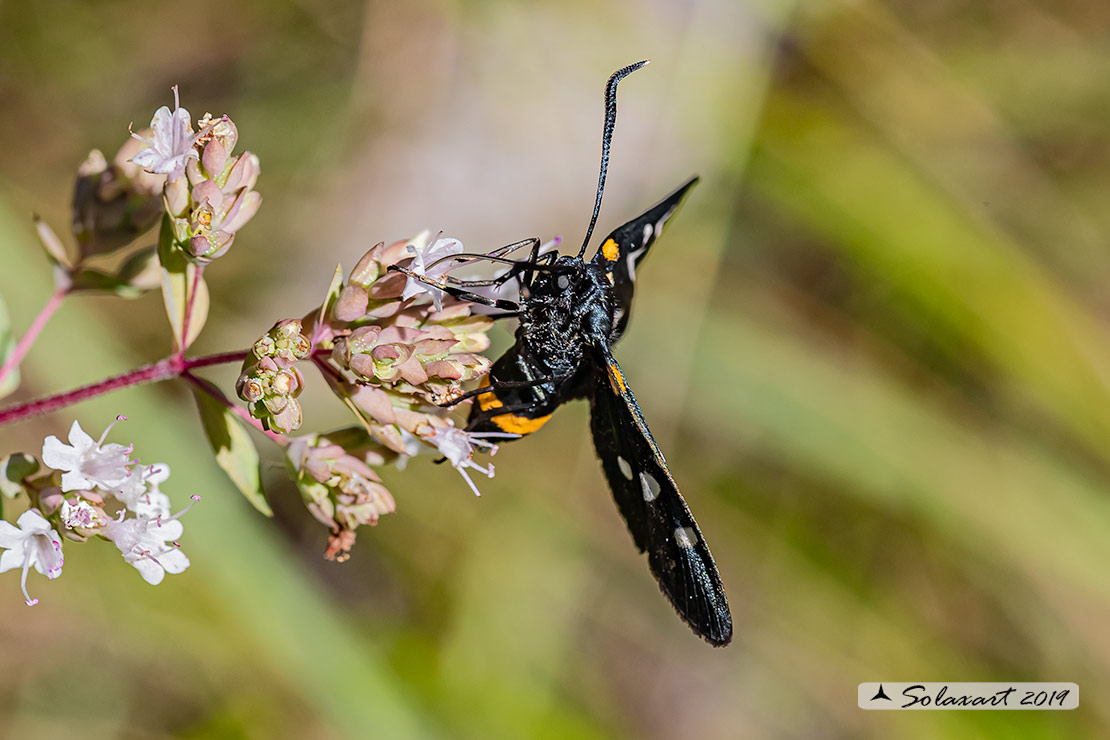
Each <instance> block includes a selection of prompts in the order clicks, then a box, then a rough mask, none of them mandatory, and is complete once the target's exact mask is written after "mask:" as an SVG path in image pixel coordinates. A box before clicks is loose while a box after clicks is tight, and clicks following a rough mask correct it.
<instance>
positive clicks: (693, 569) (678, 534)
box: [590, 348, 732, 645]
mask: <svg viewBox="0 0 1110 740" xmlns="http://www.w3.org/2000/svg"><path fill="white" fill-rule="evenodd" d="M595 353H596V362H597V367H596V373H595V379H594V384H593V393H592V396H591V401H590V428H591V430H592V431H593V438H594V447H595V448H596V449H597V455H598V457H599V458H600V459H601V466H602V468H604V470H605V477H606V478H607V479H608V480H609V487H610V488H611V489H612V491H613V498H614V499H616V502H617V508H618V509H619V510H620V512H621V515H622V516H623V517H624V520H625V522H627V523H628V529H629V531H630V532H631V533H632V539H633V540H634V541H635V542H636V546H637V547H638V548H639V549H640V550H641V551H642V552H643V551H646V552H647V554H648V564H649V565H650V566H651V572H652V573H653V574H654V575H655V578H656V579H657V580H658V581H659V587H660V589H662V591H663V593H664V594H665V595H666V596H667V598H668V599H670V600H671V603H672V604H673V605H674V608H675V610H676V611H677V612H678V614H679V616H681V617H682V618H683V619H684V620H686V622H687V623H688V624H689V625H690V626H691V627H692V628H693V630H694V632H696V633H697V634H699V635H701V636H702V637H703V638H705V640H706V641H708V642H709V643H711V644H713V645H727V644H728V643H729V641H730V640H731V639H732V615H731V613H730V612H729V608H728V601H727V600H726V599H725V591H724V587H723V586H722V585H721V577H720V575H718V573H717V565H716V564H715V563H714V562H713V556H712V555H711V554H710V552H709V547H708V545H706V543H705V539H704V538H703V537H702V535H701V530H700V529H699V528H698V525H697V522H695V521H694V517H693V515H691V514H690V509H689V507H688V506H687V505H686V501H685V500H683V498H682V494H680V493H679V492H678V486H677V485H675V482H674V478H672V477H671V471H670V469H669V468H668V467H667V461H666V460H664V459H663V454H662V453H661V452H660V451H659V447H658V445H656V444H655V440H654V439H653V438H652V436H651V430H649V429H648V426H647V423H646V422H645V421H644V417H643V413H642V412H641V411H640V407H639V405H638V404H637V403H636V398H635V396H633V395H632V391H631V390H630V389H629V387H628V384H627V382H626V381H625V379H624V375H623V374H622V373H621V370H620V367H619V366H618V365H617V362H616V360H614V359H613V357H612V355H611V354H610V353H609V352H608V350H607V349H606V348H599V349H597V350H595Z"/></svg>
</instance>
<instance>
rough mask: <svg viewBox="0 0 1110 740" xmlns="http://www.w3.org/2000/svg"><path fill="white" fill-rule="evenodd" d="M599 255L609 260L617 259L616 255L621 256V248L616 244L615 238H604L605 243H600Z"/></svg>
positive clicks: (614, 260)
mask: <svg viewBox="0 0 1110 740" xmlns="http://www.w3.org/2000/svg"><path fill="white" fill-rule="evenodd" d="M601 256H602V257H604V258H605V259H607V260H609V261H610V262H616V261H617V257H620V256H621V248H620V247H618V246H617V242H616V240H615V239H606V240H605V243H604V244H602V245H601Z"/></svg>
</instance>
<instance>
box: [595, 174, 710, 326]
mask: <svg viewBox="0 0 1110 740" xmlns="http://www.w3.org/2000/svg"><path fill="white" fill-rule="evenodd" d="M697 182H698V178H697V177H691V178H690V179H689V180H687V181H686V182H685V183H683V184H682V185H681V186H680V187H679V188H678V189H677V190H675V191H674V192H673V193H671V194H670V195H668V196H667V197H665V198H663V200H661V201H659V202H658V203H656V204H655V205H653V206H652V207H651V208H649V209H647V211H645V212H644V213H642V214H641V215H639V216H637V217H636V218H634V219H632V220H631V221H629V222H628V223H626V224H624V225H623V226H618V227H617V228H616V229H614V230H613V233H611V234H609V236H608V237H606V238H605V241H603V242H602V243H601V246H600V247H599V248H598V250H597V254H595V255H594V256H593V259H592V262H593V263H594V264H595V265H604V266H605V268H606V271H607V272H609V273H610V274H611V275H612V276H613V293H614V295H615V296H616V299H617V308H616V311H615V312H614V315H613V331H612V333H610V335H609V341H610V343H613V342H616V341H617V340H618V339H620V337H621V335H622V334H624V330H625V327H626V326H628V316H629V314H630V313H631V311H632V296H633V294H634V293H635V290H636V268H637V267H638V266H639V264H640V263H641V262H642V261H643V259H644V257H646V256H647V253H648V250H649V249H651V245H652V244H654V243H655V240H656V239H657V238H658V237H659V234H660V233H661V232H662V231H663V227H664V226H666V224H667V221H668V220H669V219H670V218H671V216H673V215H674V214H675V213H676V212H677V211H678V208H679V206H681V205H682V201H683V199H684V198H685V197H686V194H687V193H689V192H690V188H692V187H694V185H696V184H697Z"/></svg>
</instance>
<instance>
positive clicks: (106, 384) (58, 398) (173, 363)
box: [0, 351, 247, 426]
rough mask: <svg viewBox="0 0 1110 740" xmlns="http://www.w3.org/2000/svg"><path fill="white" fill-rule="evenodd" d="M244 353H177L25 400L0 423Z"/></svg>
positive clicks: (239, 359)
mask: <svg viewBox="0 0 1110 740" xmlns="http://www.w3.org/2000/svg"><path fill="white" fill-rule="evenodd" d="M246 354H247V353H246V352H242V351H240V352H223V353H221V354H217V355H206V356H204V357H194V358H192V359H188V360H187V359H185V358H183V357H177V356H174V357H169V358H167V359H165V360H162V361H160V362H156V363H154V364H153V365H145V366H143V367H140V368H136V369H135V370H132V371H131V372H127V373H124V374H123V375H117V376H115V377H113V378H107V379H106V380H102V381H100V382H99V383H93V384H92V385H86V386H83V387H81V388H75V389H74V390H71V391H66V392H65V393H58V394H57V395H53V396H48V397H46V398H40V399H39V400H37V401H28V402H27V403H23V404H19V405H18V406H12V407H10V408H6V409H3V410H0V426H3V425H4V424H11V423H13V422H17V421H22V420H23V419H26V418H29V417H31V416H38V415H39V414H48V413H50V412H51V411H57V410H58V409H62V408H65V407H66V406H72V405H73V404H75V403H80V402H81V401H86V400H88V399H90V398H96V397H97V396H102V395H104V394H105V393H110V392H111V391H115V390H119V389H120V388H127V387H130V386H133V385H139V384H141V383H156V382H159V381H162V380H169V379H171V378H177V377H180V376H181V375H183V374H184V373H186V372H188V371H190V370H196V369H197V368H202V367H208V366H210V365H222V364H224V363H228V362H242V360H243V358H244V357H245V356H246Z"/></svg>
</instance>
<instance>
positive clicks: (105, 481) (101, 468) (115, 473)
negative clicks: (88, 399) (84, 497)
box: [42, 416, 132, 491]
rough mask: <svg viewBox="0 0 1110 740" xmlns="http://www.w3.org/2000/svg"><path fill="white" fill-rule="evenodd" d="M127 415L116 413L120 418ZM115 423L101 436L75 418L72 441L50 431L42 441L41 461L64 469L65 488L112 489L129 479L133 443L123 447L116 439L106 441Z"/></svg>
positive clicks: (66, 489) (75, 489)
mask: <svg viewBox="0 0 1110 740" xmlns="http://www.w3.org/2000/svg"><path fill="white" fill-rule="evenodd" d="M122 418H124V417H122V416H121V417H117V419H116V421H119V420H120V419H122ZM113 426H115V424H114V423H113V424H111V425H109V427H108V428H107V429H105V430H104V434H102V435H100V439H99V440H97V441H95V442H94V441H93V438H92V437H90V436H89V435H88V434H86V433H85V431H84V430H83V429H81V425H80V424H78V423H77V422H76V421H75V422H73V426H72V427H70V429H69V444H68V445H67V444H63V443H62V441H61V440H59V439H58V438H57V437H55V436H54V435H53V434H51V435H50V436H49V437H47V438H46V440H45V441H43V444H42V461H43V462H44V463H46V464H47V465H48V466H50V467H52V468H54V469H55V470H61V471H64V472H63V474H62V490H63V491H77V490H88V489H92V488H94V487H98V488H102V489H104V490H106V491H110V490H112V489H113V488H116V487H118V486H120V485H122V484H123V483H124V482H126V481H127V478H128V476H130V475H131V471H130V470H129V468H128V466H129V465H130V464H131V461H130V460H128V459H127V456H128V455H129V454H131V450H132V448H131V447H124V446H123V445H118V444H115V443H111V444H104V438H105V437H107V436H108V432H110V431H111V429H112V427H113Z"/></svg>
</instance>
